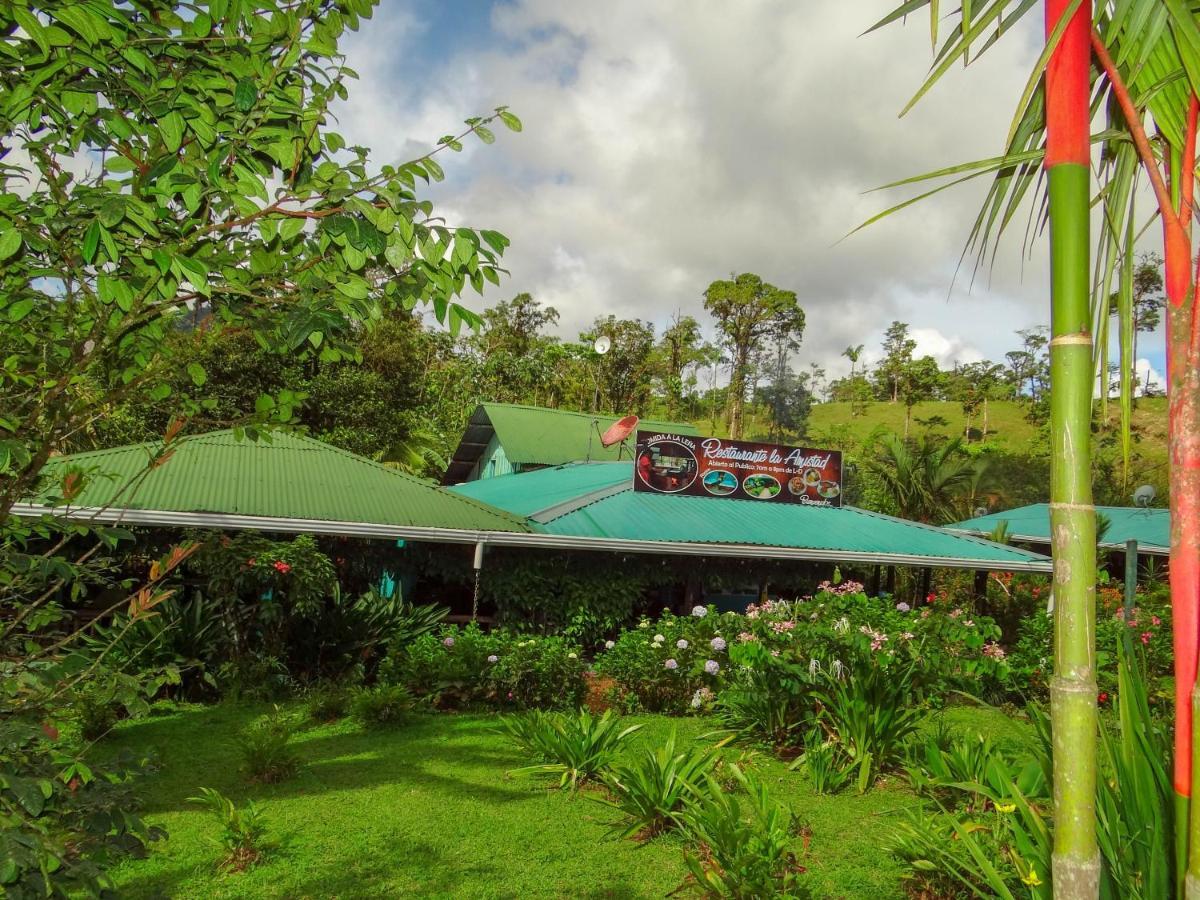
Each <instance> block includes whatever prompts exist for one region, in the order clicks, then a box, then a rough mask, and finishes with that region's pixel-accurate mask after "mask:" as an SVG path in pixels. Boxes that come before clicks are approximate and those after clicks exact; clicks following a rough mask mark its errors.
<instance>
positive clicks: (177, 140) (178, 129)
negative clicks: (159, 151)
mask: <svg viewBox="0 0 1200 900" xmlns="http://www.w3.org/2000/svg"><path fill="white" fill-rule="evenodd" d="M183 129H184V122H183V116H181V115H180V114H179V113H177V112H174V111H172V112H170V113H169V114H168V115H166V116H164V117H163V118H161V119H159V121H158V130H159V133H160V134H162V139H163V144H164V145H166V148H167V150H169V151H170V152H171V153H175V152H177V151H178V150H179V148H180V146H181V145H182V144H183Z"/></svg>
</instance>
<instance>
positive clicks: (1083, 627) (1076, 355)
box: [1048, 162, 1100, 900]
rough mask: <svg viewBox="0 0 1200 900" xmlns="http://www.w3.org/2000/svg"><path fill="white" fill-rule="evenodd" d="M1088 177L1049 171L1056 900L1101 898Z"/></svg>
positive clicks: (1073, 166) (1068, 167)
mask: <svg viewBox="0 0 1200 900" xmlns="http://www.w3.org/2000/svg"><path fill="white" fill-rule="evenodd" d="M1089 174H1090V173H1089V170H1088V167H1087V166H1086V165H1081V164H1079V163H1071V162H1068V163H1060V164H1058V165H1055V166H1053V167H1051V168H1050V169H1049V172H1048V181H1049V192H1050V243H1051V305H1052V311H1051V334H1052V337H1051V341H1050V383H1051V389H1050V432H1051V460H1052V468H1051V479H1050V501H1051V503H1050V527H1051V534H1052V536H1053V548H1054V658H1055V673H1054V678H1053V680H1052V682H1051V686H1050V719H1051V727H1052V731H1053V742H1054V855H1053V877H1054V896H1055V897H1056V898H1070V900H1075V898H1080V900H1083V898H1087V900H1092V898H1095V897H1096V896H1097V895H1098V893H1099V883H1100V854H1099V848H1098V846H1097V843H1096V745H1097V737H1096V660H1095V631H1096V607H1095V592H1096V512H1095V507H1094V506H1093V505H1092V486H1091V452H1090V443H1091V411H1092V374H1093V369H1092V339H1091V333H1090V330H1089V323H1090V309H1089V303H1088V268H1089V266H1088V202H1089Z"/></svg>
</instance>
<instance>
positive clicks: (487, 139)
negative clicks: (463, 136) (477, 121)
mask: <svg viewBox="0 0 1200 900" xmlns="http://www.w3.org/2000/svg"><path fill="white" fill-rule="evenodd" d="M475 133H476V134H477V135H479V139H480V140H481V141H483V142H484V143H485V144H494V143H495V142H496V135H495V134H493V133H492V129H490V128H484V127H483V126H482V125H476V126H475Z"/></svg>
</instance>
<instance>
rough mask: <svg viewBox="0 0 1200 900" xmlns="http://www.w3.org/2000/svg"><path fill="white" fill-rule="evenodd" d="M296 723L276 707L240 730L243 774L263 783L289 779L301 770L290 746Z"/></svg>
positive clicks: (298, 759)
mask: <svg viewBox="0 0 1200 900" xmlns="http://www.w3.org/2000/svg"><path fill="white" fill-rule="evenodd" d="M294 733H295V723H294V722H293V721H292V719H291V717H290V716H286V715H284V714H283V713H282V712H281V711H280V709H279V707H275V710H274V712H272V713H271V714H269V715H266V716H263V717H262V718H261V719H259V720H258V721H257V722H255V723H254V724H253V725H251V726H250V727H248V728H246V729H245V730H244V731H243V732H242V736H241V744H240V748H241V753H242V768H243V772H244V773H245V775H246V777H247V778H249V779H250V780H252V781H260V782H263V783H264V784H274V783H275V782H278V781H284V780H286V779H288V778H291V777H292V776H293V775H295V774H296V772H298V771H299V770H300V758H299V757H298V756H297V755H296V753H295V751H294V749H293V748H292V746H291V743H292V736H293V734H294Z"/></svg>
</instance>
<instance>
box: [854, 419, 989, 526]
mask: <svg viewBox="0 0 1200 900" xmlns="http://www.w3.org/2000/svg"><path fill="white" fill-rule="evenodd" d="M877 445H878V451H877V453H876V455H875V456H873V457H868V458H867V460H866V465H867V468H868V469H869V471H870V472H871V473H872V474H873V475H874V476H875V477H876V479H878V481H879V484H880V485H881V488H882V492H883V495H884V498H885V502H886V503H887V505H888V507H889V508H890V511H891V512H892V513H894V514H895V515H897V516H899V517H901V518H903V519H911V520H912V521H914V522H928V523H930V524H934V525H940V524H943V523H945V522H949V521H953V520H954V519H956V518H959V517H960V516H959V513H961V512H962V507H963V506H964V505H966V504H967V503H968V502H969V497H970V496H971V495H972V494H973V493H974V488H975V486H976V485H977V483H978V481H979V478H980V477H981V475H982V474H983V464H982V463H981V462H980V461H978V460H975V459H972V458H971V457H969V456H967V454H966V453H965V452H964V451H963V448H962V441H961V440H960V439H959V438H953V439H951V440H948V441H939V440H938V439H936V438H934V437H933V436H931V435H929V434H925V435H922V436H921V440H920V441H917V442H912V441H907V440H905V439H903V438H901V437H900V436H899V435H896V434H891V433H888V434H883V435H881V436H880V437H879V439H878V442H877Z"/></svg>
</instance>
